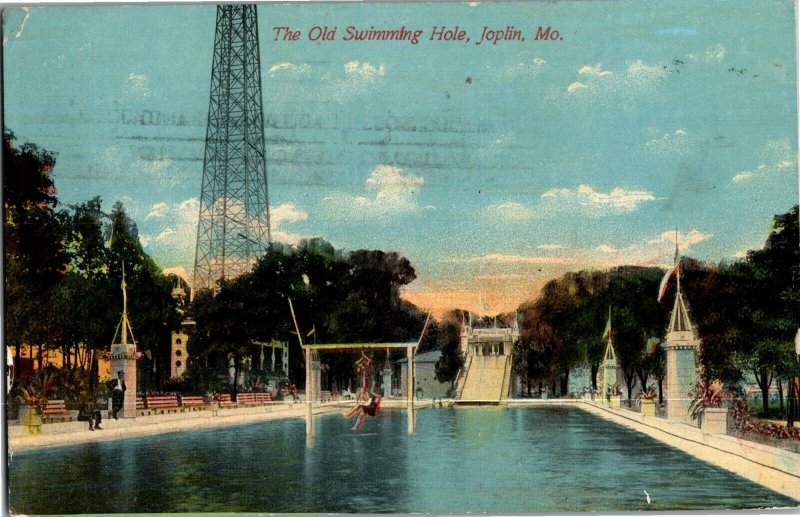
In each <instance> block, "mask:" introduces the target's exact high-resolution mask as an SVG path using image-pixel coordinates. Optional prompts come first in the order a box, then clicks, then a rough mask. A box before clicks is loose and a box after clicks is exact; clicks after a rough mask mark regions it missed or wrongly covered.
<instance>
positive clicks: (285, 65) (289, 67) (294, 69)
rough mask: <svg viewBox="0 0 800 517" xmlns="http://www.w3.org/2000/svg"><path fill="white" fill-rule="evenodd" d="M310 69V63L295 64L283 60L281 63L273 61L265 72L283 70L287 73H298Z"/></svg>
mask: <svg viewBox="0 0 800 517" xmlns="http://www.w3.org/2000/svg"><path fill="white" fill-rule="evenodd" d="M310 70H311V65H308V64H306V63H304V64H302V65H295V64H294V63H290V62H289V61H284V62H282V63H275V64H274V65H272V66H271V67H270V69H269V71H268V72H267V73H269V74H275V73H276V72H283V73H286V74H289V75H300V74H303V73H306V72H309V71H310Z"/></svg>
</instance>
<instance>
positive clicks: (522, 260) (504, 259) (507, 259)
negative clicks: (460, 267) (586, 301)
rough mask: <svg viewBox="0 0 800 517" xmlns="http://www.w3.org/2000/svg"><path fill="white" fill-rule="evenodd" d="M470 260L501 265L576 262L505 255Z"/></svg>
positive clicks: (494, 254)
mask: <svg viewBox="0 0 800 517" xmlns="http://www.w3.org/2000/svg"><path fill="white" fill-rule="evenodd" d="M468 260H469V262H498V263H501V264H572V263H574V262H575V259H573V258H570V257H537V256H527V255H506V254H503V253H489V254H487V255H482V256H480V257H472V258H470V259H468Z"/></svg>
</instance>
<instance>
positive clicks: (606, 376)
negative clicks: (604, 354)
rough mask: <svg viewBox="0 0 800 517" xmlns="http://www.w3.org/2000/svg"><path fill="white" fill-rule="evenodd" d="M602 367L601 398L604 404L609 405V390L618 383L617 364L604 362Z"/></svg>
mask: <svg viewBox="0 0 800 517" xmlns="http://www.w3.org/2000/svg"><path fill="white" fill-rule="evenodd" d="M601 367H602V368H603V383H602V384H601V385H600V386H598V388H600V398H601V400H602V401H603V404H608V399H607V397H606V394H607V393H608V389H609V388H611V386H613V385H615V384H616V383H617V363H616V361H603V364H602V366H601Z"/></svg>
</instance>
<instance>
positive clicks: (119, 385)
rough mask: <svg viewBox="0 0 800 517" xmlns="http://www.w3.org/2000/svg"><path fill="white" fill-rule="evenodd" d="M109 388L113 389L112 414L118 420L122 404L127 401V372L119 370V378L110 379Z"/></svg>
mask: <svg viewBox="0 0 800 517" xmlns="http://www.w3.org/2000/svg"><path fill="white" fill-rule="evenodd" d="M108 389H109V390H110V391H111V416H112V417H113V418H114V420H117V413H119V410H120V409H122V404H123V402H124V401H125V390H126V389H128V387H127V386H125V372H124V371H122V370H120V371H118V372H117V378H116V379H111V380H110V381H108Z"/></svg>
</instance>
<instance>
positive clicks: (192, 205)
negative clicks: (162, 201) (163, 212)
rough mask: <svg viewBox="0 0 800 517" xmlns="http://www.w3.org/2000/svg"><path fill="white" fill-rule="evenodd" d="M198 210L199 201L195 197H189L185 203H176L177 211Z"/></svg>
mask: <svg viewBox="0 0 800 517" xmlns="http://www.w3.org/2000/svg"><path fill="white" fill-rule="evenodd" d="M199 209H200V200H199V199H197V198H196V197H190V198H189V199H187V200H185V201H181V202H180V203H178V210H181V211H186V210H195V211H197V210H199Z"/></svg>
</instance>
